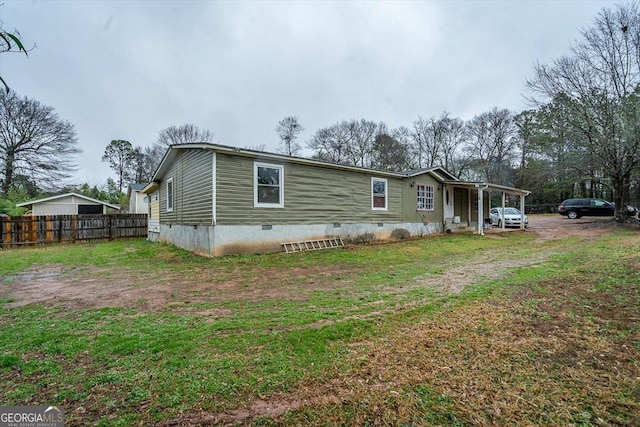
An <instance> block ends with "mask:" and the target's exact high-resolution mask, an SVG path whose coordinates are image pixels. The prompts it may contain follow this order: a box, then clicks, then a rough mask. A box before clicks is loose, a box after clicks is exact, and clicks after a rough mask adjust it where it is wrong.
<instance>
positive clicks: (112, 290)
mask: <svg viewBox="0 0 640 427" xmlns="http://www.w3.org/2000/svg"><path fill="white" fill-rule="evenodd" d="M529 221H530V224H529V228H528V231H527V232H535V233H537V235H538V239H537V240H538V241H544V240H551V239H559V238H566V237H567V236H583V237H585V238H588V237H589V236H598V235H601V234H605V233H608V232H610V227H608V226H607V223H610V219H608V218H582V219H577V220H570V219H567V218H565V217H562V216H560V215H557V216H556V215H552V216H549V215H533V216H530V220H529ZM507 232H520V231H519V230H518V229H515V230H513V229H512V230H509V231H507ZM502 233H503V231H502V230H500V229H498V228H497V227H494V228H493V229H492V230H487V233H486V235H487V237H488V238H492V237H493V238H498V237H499V236H500V235H501V234H502ZM548 255H549V254H546V255H544V254H543V256H548ZM540 261H542V260H530V259H529V260H519V261H518V260H510V259H493V258H491V257H490V256H480V257H477V258H476V260H475V261H473V268H469V267H470V265H469V264H466V265H464V266H460V267H452V268H450V269H448V270H447V273H446V274H444V275H442V276H440V277H439V278H438V279H437V282H438V283H434V279H433V278H432V277H427V278H416V281H417V283H418V285H421V286H424V285H428V286H434V287H437V288H438V289H441V290H443V291H446V292H454V293H455V292H459V291H460V290H462V289H463V288H464V286H466V285H467V284H469V283H473V282H474V281H475V280H477V278H478V277H480V276H482V277H494V278H496V277H499V275H500V274H504V273H502V272H503V271H504V270H506V269H508V268H511V267H518V266H521V265H523V263H527V262H529V263H531V262H540ZM257 274H259V276H260V277H261V278H262V279H261V283H262V285H263V286H256V285H255V283H256V280H257V278H256V277H255V276H254V277H247V276H243V277H239V276H238V274H234V272H233V271H231V272H230V271H226V272H225V271H221V269H219V268H216V269H213V268H197V269H194V270H191V271H189V272H184V271H174V270H171V269H167V270H162V271H157V270H151V271H149V270H144V269H138V270H134V269H117V270H115V271H114V270H113V269H102V270H100V269H96V268H94V267H69V266H64V265H38V266H34V267H32V268H30V269H28V270H26V271H24V272H22V273H20V274H18V275H15V276H10V277H0V284H2V286H0V298H9V299H10V300H11V302H9V303H7V304H6V306H9V307H12V306H13V307H16V306H22V305H26V304H33V303H37V304H42V303H45V304H52V305H55V306H62V307H65V308H68V309H72V310H77V309H87V308H100V307H125V308H135V309H138V310H141V311H172V312H185V313H186V312H188V313H191V314H201V315H208V316H214V317H216V316H224V315H227V314H229V313H227V312H226V311H225V310H222V309H202V308H198V307H199V306H198V303H203V302H206V303H216V302H224V301H229V300H233V299H244V300H249V301H264V300H268V299H287V300H301V299H305V298H307V297H308V295H310V294H311V293H312V292H314V291H315V290H319V289H322V290H326V289H340V288H343V289H346V288H348V287H349V286H350V285H351V281H350V280H347V279H344V278H343V277H345V276H349V271H344V270H342V271H341V268H340V267H336V266H333V265H329V266H314V267H311V268H308V267H304V268H302V267H300V268H298V267H290V268H287V269H282V268H276V267H274V268H272V269H266V270H263V271H260V272H258V273H257ZM301 277H304V280H300V278H301ZM265 278H268V282H266V283H265V280H264V279H265Z"/></svg>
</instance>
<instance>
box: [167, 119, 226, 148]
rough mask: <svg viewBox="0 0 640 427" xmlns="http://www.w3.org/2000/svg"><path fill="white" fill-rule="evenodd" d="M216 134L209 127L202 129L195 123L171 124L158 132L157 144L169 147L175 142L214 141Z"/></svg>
mask: <svg viewBox="0 0 640 427" xmlns="http://www.w3.org/2000/svg"><path fill="white" fill-rule="evenodd" d="M214 139H215V134H214V133H213V132H211V131H209V130H208V129H201V128H199V127H198V126H196V125H194V124H190V123H187V124H184V125H182V126H169V127H168V128H166V129H163V130H161V131H160V132H159V133H158V139H157V141H156V144H159V145H160V146H163V147H165V148H166V147H168V146H170V145H174V144H186V143H189V142H213V141H214Z"/></svg>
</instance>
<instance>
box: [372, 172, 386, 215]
mask: <svg viewBox="0 0 640 427" xmlns="http://www.w3.org/2000/svg"><path fill="white" fill-rule="evenodd" d="M376 181H380V182H384V208H378V207H375V206H374V203H373V183H374V182H376ZM388 206H389V182H388V181H387V179H386V178H375V177H371V210H372V211H386V210H388Z"/></svg>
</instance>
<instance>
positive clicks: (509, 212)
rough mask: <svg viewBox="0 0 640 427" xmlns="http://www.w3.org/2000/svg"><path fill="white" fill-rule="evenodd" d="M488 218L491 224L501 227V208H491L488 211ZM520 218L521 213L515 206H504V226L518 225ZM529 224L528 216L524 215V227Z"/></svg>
mask: <svg viewBox="0 0 640 427" xmlns="http://www.w3.org/2000/svg"><path fill="white" fill-rule="evenodd" d="M489 218H491V225H497V226H498V227H502V208H492V209H491V210H490V211H489ZM521 220H522V213H520V210H518V209H516V208H504V226H505V227H520V221H521ZM528 225H529V218H527V216H526V215H525V216H524V226H525V228H526V227H527V226H528Z"/></svg>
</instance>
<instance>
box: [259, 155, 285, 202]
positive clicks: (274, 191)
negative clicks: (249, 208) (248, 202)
mask: <svg viewBox="0 0 640 427" xmlns="http://www.w3.org/2000/svg"><path fill="white" fill-rule="evenodd" d="M253 205H254V206H255V207H260V208H283V207H284V166H282V165H270V164H266V163H254V164H253Z"/></svg>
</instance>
